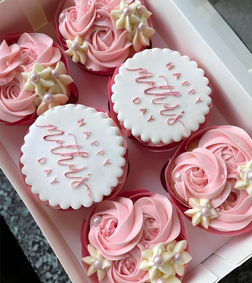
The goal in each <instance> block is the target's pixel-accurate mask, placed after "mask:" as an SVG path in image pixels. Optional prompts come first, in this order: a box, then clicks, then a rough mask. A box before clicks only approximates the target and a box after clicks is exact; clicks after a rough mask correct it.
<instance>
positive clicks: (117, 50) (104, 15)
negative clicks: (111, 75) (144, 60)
mask: <svg viewBox="0 0 252 283" xmlns="http://www.w3.org/2000/svg"><path fill="white" fill-rule="evenodd" d="M96 14H97V17H98V19H97V20H96V21H95V22H94V23H93V25H92V27H91V28H90V29H89V30H88V32H87V34H86V35H85V42H87V44H88V46H89V47H88V52H87V55H88V57H87V61H86V63H85V66H86V68H88V69H92V70H101V71H102V70H106V69H107V68H115V67H117V66H119V65H120V64H121V63H122V62H124V61H125V60H126V58H127V57H128V55H129V47H130V46H131V44H132V43H131V42H130V41H129V40H128V39H127V34H128V31H127V30H123V31H122V30H118V29H116V27H115V19H114V18H113V16H112V15H111V14H110V13H109V12H107V11H106V10H102V9H99V10H97V11H96Z"/></svg>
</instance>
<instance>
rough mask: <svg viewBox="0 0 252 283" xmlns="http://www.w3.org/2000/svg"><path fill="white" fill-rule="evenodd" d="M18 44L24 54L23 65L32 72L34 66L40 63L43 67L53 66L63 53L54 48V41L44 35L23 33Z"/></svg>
mask: <svg viewBox="0 0 252 283" xmlns="http://www.w3.org/2000/svg"><path fill="white" fill-rule="evenodd" d="M17 44H18V45H19V47H20V50H21V52H22V53H23V57H24V60H23V63H22V65H23V66H24V67H25V68H26V70H31V69H32V66H33V64H35V63H40V64H41V65H42V66H43V67H48V66H52V65H54V64H55V63H57V62H58V61H60V59H61V52H60V50H59V49H58V48H56V47H54V46H53V40H52V39H51V38H50V37H49V36H47V35H46V34H42V33H30V34H28V33H23V34H22V35H21V36H20V38H19V40H18V42H17Z"/></svg>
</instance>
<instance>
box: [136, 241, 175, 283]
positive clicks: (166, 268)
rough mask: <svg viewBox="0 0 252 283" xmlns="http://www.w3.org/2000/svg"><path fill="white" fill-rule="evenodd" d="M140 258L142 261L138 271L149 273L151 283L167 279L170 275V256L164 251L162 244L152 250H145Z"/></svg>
mask: <svg viewBox="0 0 252 283" xmlns="http://www.w3.org/2000/svg"><path fill="white" fill-rule="evenodd" d="M142 256H143V261H142V262H141V264H140V266H139V269H140V270H148V271H149V277H150V280H151V282H155V281H156V280H157V279H158V278H161V277H163V278H164V277H167V278H168V277H169V276H171V275H172V273H173V269H172V266H171V262H170V260H171V255H170V254H169V253H168V252H167V251H166V249H165V247H164V245H163V244H158V245H156V246H155V247H154V248H153V250H150V249H147V250H145V251H143V252H142ZM168 282H169V281H168Z"/></svg>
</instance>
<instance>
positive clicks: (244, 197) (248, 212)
mask: <svg viewBox="0 0 252 283" xmlns="http://www.w3.org/2000/svg"><path fill="white" fill-rule="evenodd" d="M217 212H218V217H217V218H215V219H212V220H211V222H210V226H211V227H212V228H214V229H216V230H219V231H226V232H229V231H238V230H241V229H243V228H245V227H246V226H247V225H248V224H249V223H250V222H251V221H252V196H250V195H249V194H248V193H247V192H246V190H238V189H232V191H231V193H230V195H229V196H228V198H227V199H226V200H225V202H224V203H223V204H222V205H220V206H219V207H218V208H217Z"/></svg>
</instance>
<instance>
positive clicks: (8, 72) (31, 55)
mask: <svg viewBox="0 0 252 283" xmlns="http://www.w3.org/2000/svg"><path fill="white" fill-rule="evenodd" d="M8 42H11V43H12V42H16V43H14V44H8ZM0 62H1V64H0V65H1V66H0V121H2V122H4V123H8V124H12V123H13V124H16V123H19V122H23V121H25V120H26V121H29V119H30V118H32V119H35V117H36V115H35V114H37V115H41V114H42V113H44V112H45V111H46V110H47V109H50V108H52V107H54V106H57V105H62V104H65V103H66V102H67V101H68V98H69V96H70V91H71V86H70V85H71V83H72V82H73V80H72V78H71V77H70V76H69V74H68V69H67V65H65V64H67V62H66V58H65V55H64V54H62V52H61V50H60V49H59V47H58V46H57V45H56V43H54V42H53V40H52V39H51V38H50V37H48V36H47V35H45V34H39V33H31V34H28V33H23V34H21V35H19V34H13V35H6V40H3V42H2V43H1V47H0ZM43 70H45V71H43ZM42 71H43V72H42ZM63 77H64V78H63Z"/></svg>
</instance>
